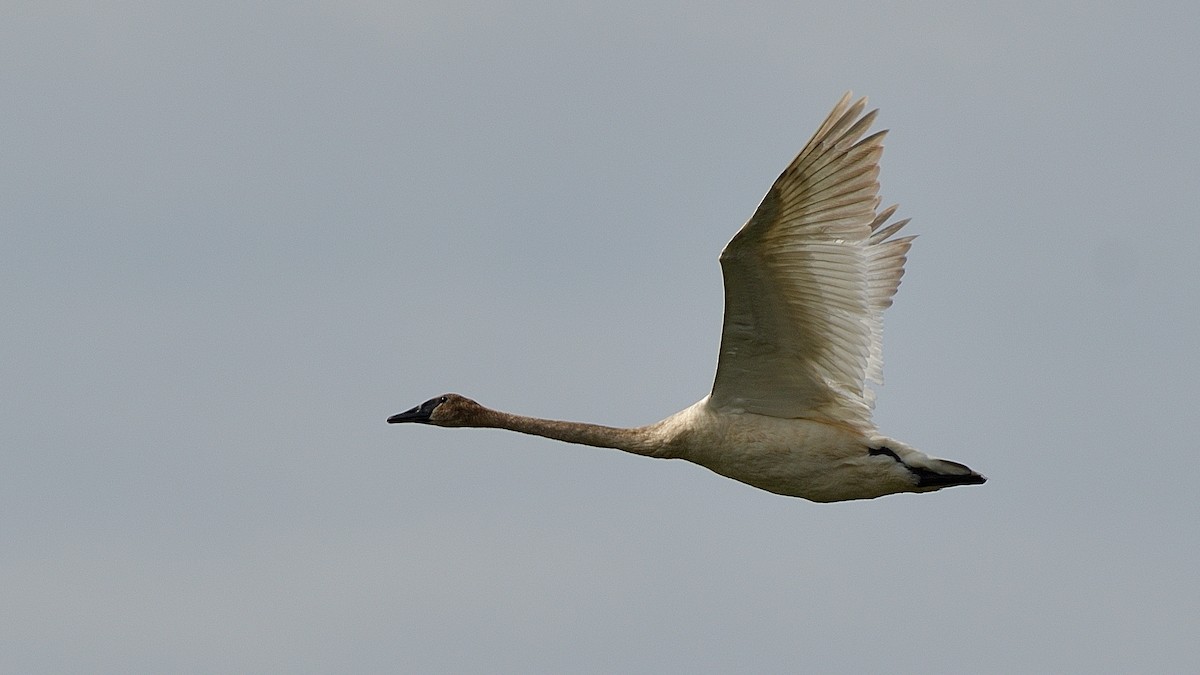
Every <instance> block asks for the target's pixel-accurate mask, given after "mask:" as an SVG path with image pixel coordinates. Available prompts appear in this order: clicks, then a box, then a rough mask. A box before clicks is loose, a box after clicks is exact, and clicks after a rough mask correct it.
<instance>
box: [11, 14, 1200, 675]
mask: <svg viewBox="0 0 1200 675" xmlns="http://www.w3.org/2000/svg"><path fill="white" fill-rule="evenodd" d="M106 4H107V3H82V2H78V3H77V2H47V1H44V0H43V1H38V2H8V3H5V5H4V8H3V9H2V10H0V147H2V150H3V162H0V171H2V172H3V176H2V180H0V206H2V208H0V218H2V219H3V242H2V246H0V281H2V282H3V285H2V288H3V290H2V292H0V315H2V316H3V317H4V319H3V321H2V322H0V382H2V383H3V384H2V385H0V386H2V387H3V394H4V395H3V398H4V401H5V403H4V405H3V406H0V459H2V460H3V469H2V470H0V528H2V530H3V532H2V535H0V670H2V671H6V672H18V671H20V672H38V671H45V672H69V671H74V672H106V671H107V672H118V671H120V672H128V671H142V672H173V671H174V672H189V671H191V672H217V671H241V672H253V671H258V672H270V671H288V672H305V671H309V672H333V671H342V672H345V671H358V672H364V671H388V670H400V669H404V670H409V671H420V672H431V673H434V672H447V673H450V672H470V671H476V672H482V671H486V672H512V673H528V672H583V673H588V672H595V673H603V672H671V671H674V672H709V673H721V672H735V671H739V670H740V671H743V672H798V671H804V672H848V673H851V672H852V673H861V672H882V671H889V672H897V673H931V672H934V673H936V672H946V673H952V672H979V673H1013V672H1103V671H1109V672H1134V671H1139V672H1161V673H1169V672H1180V673H1182V672H1196V671H1197V670H1200V656H1197V654H1198V652H1197V650H1196V648H1195V629H1196V616H1197V615H1198V614H1200V582H1197V580H1196V574H1195V568H1196V560H1197V556H1198V555H1200V527H1198V526H1197V518H1198V516H1200V508H1198V507H1197V501H1196V490H1195V483H1196V476H1197V474H1198V473H1200V450H1198V449H1197V448H1196V447H1195V446H1194V438H1193V427H1194V423H1193V422H1192V421H1191V420H1194V419H1195V411H1194V405H1195V403H1196V396H1195V394H1194V391H1193V390H1192V387H1193V386H1194V385H1195V383H1196V382H1197V380H1198V378H1200V367H1198V366H1197V359H1196V357H1195V351H1194V344H1195V342H1196V339H1197V338H1196V335H1197V331H1198V328H1200V326H1198V325H1197V321H1196V315H1197V309H1198V306H1197V299H1196V296H1197V291H1198V290H1200V273H1198V272H1197V268H1196V262H1195V261H1196V258H1197V254H1198V253H1200V226H1198V224H1197V219H1196V215H1195V214H1196V203H1195V196H1196V194H1197V191H1198V190H1197V188H1198V186H1200V153H1198V150H1200V132H1198V131H1197V125H1196V118H1197V113H1196V111H1197V109H1198V108H1200V100H1198V97H1200V95H1198V94H1197V88H1196V83H1197V82H1196V78H1197V75H1196V63H1198V62H1200V55H1198V54H1197V49H1196V44H1197V43H1198V42H1200V8H1198V6H1197V5H1196V3H1194V2H1182V1H1181V2H1175V3H1172V2H1160V3H1146V2H1136V3H1135V2H1124V3H1113V2H1109V3H1100V4H1096V3H1082V4H1080V3H1045V2H1007V3H992V5H991V6H983V7H980V6H978V3H973V4H964V3H953V2H946V3H929V2H918V3H886V4H885V3H878V4H875V3H844V2H843V3H824V4H822V5H820V6H818V5H817V4H816V3H796V2H777V3H742V2H738V3H733V2H730V3H720V4H717V3H645V2H636V3H624V2H604V3H596V4H594V5H579V4H565V3H549V2H547V3H523V2H508V3H478V4H464V3H455V2H421V3H412V2H410V3H398V4H399V6H392V5H393V3H384V2H369V1H353V0H351V1H349V2H346V1H342V2H336V3H335V2H318V1H314V2H299V3H297V2H287V3H201V4H200V5H199V6H196V7H188V6H186V5H184V4H182V3H181V4H158V3H113V4H112V6H106ZM846 89H853V90H854V91H855V92H856V93H859V94H865V95H869V96H870V98H871V104H872V105H873V106H879V107H880V108H881V109H882V113H881V116H880V122H879V123H880V125H881V126H882V127H886V128H890V129H892V133H891V134H890V135H889V137H888V141H887V152H886V154H885V156H884V160H883V173H882V183H883V197H884V199H885V201H888V202H891V201H896V202H899V203H900V204H901V215H903V216H911V217H913V219H914V220H913V223H912V224H911V225H910V226H909V227H910V229H911V231H913V232H915V233H919V234H920V235H921V237H920V238H919V239H918V240H917V242H916V246H915V247H914V249H913V252H912V254H911V256H910V258H909V266H908V274H907V276H906V277H905V280H904V284H903V286H902V287H901V289H900V293H899V295H898V296H897V301H896V304H895V306H894V307H893V308H892V309H891V310H889V312H888V316H887V324H886V334H885V335H886V336H885V359H886V362H885V372H886V375H887V379H888V384H887V386H886V387H884V388H882V389H881V390H880V391H879V402H878V407H877V410H876V419H877V421H878V423H879V426H880V428H881V431H882V432H883V433H886V434H888V435H892V436H895V437H897V438H900V439H903V440H905V441H907V442H909V443H911V444H913V445H915V446H917V447H919V448H921V449H923V450H925V451H926V452H928V453H930V454H933V455H935V456H942V457H948V458H951V459H955V460H959V461H962V462H965V463H967V464H969V465H971V466H972V467H973V468H976V469H978V470H980V471H981V472H983V473H985V474H987V475H988V476H989V477H990V479H991V480H990V482H989V483H988V484H987V485H985V486H981V487H968V488H955V489H950V490H945V491H943V492H940V493H936V494H932V495H898V496H892V497H886V498H883V499H878V500H873V501H869V502H858V503H845V504H834V505H817V504H811V503H808V502H805V501H802V500H798V499H789V498H784V497H778V496H774V495H771V494H768V493H765V492H760V491H757V490H755V489H752V488H750V487H747V486H744V485H741V484H738V483H735V482H733V481H729V480H727V479H724V478H721V477H719V476H717V475H715V474H712V473H709V472H708V471H706V470H704V469H701V468H699V467H695V466H692V465H688V464H686V463H683V462H666V461H654V460H649V459H645V458H640V457H633V456H626V455H623V454H622V453H619V452H616V451H606V450H598V449H593V448H582V447H574V446H567V445H561V444H556V443H553V442H551V441H546V440H542V439H538V438H530V437H523V436H520V435H517V434H510V433H506V432H500V431H484V430H445V429H436V428H425V427H417V428H414V427H394V426H388V425H387V424H385V423H384V420H385V418H386V417H387V416H388V415H390V414H392V413H395V412H398V411H400V410H403V409H405V408H408V407H410V406H412V405H415V404H417V403H419V402H421V401H422V400H424V399H426V398H428V397H430V396H433V395H436V394H440V393H443V392H445V391H458V392H460V393H463V394H466V395H469V396H472V397H473V398H476V399H478V400H480V401H481V402H483V403H485V404H487V405H491V406H494V407H498V408H501V409H506V410H511V411H514V412H522V413H526V414H532V415H539V416H545V417H557V418H566V419H577V420H585V421H593V422H599V423H605V424H614V425H637V424H643V423H647V422H651V421H654V420H657V419H659V418H661V417H664V416H666V415H668V414H670V413H672V412H674V411H676V410H678V409H680V408H683V407H685V406H687V405H689V404H691V403H692V402H694V401H696V400H698V399H699V398H701V397H702V396H704V395H705V394H706V393H707V391H708V389H709V387H710V386H711V378H712V374H713V370H714V367H715V362H716V348H717V341H718V338H719V328H720V321H721V277H720V271H719V268H718V265H717V254H718V252H719V251H720V249H721V247H722V246H724V244H725V242H726V241H727V240H728V239H729V237H730V236H732V234H733V232H734V231H735V230H736V229H737V228H738V227H739V226H740V224H741V223H742V222H743V221H744V220H745V219H746V218H747V217H748V216H749V215H750V213H751V212H752V211H753V209H754V207H755V206H756V205H757V203H758V200H759V198H760V197H761V196H762V194H763V193H764V192H765V191H766V189H767V187H768V186H769V185H770V183H771V181H772V180H773V179H774V178H775V176H776V174H777V173H778V172H779V171H780V170H781V169H782V168H783V167H784V166H785V165H786V164H787V162H788V161H789V160H790V159H791V158H792V156H793V155H794V154H795V153H796V152H797V151H798V150H799V149H800V147H801V145H802V144H803V143H804V141H805V140H807V139H808V137H809V135H810V134H811V133H812V132H813V130H814V129H815V128H816V126H817V124H818V123H819V122H820V121H821V119H822V118H823V116H824V115H825V114H826V112H827V111H828V109H829V108H830V107H831V106H832V105H833V103H834V102H835V101H836V100H837V99H838V97H839V96H840V95H841V94H842V92H843V91H844V90H846Z"/></svg>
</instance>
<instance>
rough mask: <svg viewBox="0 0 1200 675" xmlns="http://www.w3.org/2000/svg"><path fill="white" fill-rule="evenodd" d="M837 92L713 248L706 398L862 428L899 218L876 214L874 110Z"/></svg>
mask: <svg viewBox="0 0 1200 675" xmlns="http://www.w3.org/2000/svg"><path fill="white" fill-rule="evenodd" d="M865 106H866V99H865V98H864V99H859V100H858V101H857V102H855V103H853V104H851V103H850V94H849V93H847V94H846V95H845V96H843V97H842V100H841V101H839V102H838V104H837V105H836V106H835V107H834V109H833V111H832V112H831V113H830V114H829V117H828V118H826V120H825V122H824V123H823V124H822V125H821V127H820V129H818V130H817V133H816V134H814V135H813V137H812V139H811V140H809V142H808V144H807V145H806V146H805V147H804V149H803V150H801V151H800V154H799V155H797V156H796V159H794V160H793V161H792V163H791V164H790V165H789V166H788V167H787V169H785V170H784V172H783V173H782V174H781V175H780V176H779V178H778V179H776V181H775V184H774V185H772V186H771V189H770V191H769V192H767V195H766V197H764V198H763V201H762V203H761V204H760V205H759V207H758V210H757V211H755V213H754V215H753V216H752V217H751V218H750V220H749V221H748V222H747V223H746V224H745V225H744V226H742V229H741V230H739V231H738V233H737V234H736V235H734V237H733V239H732V240H731V241H730V242H729V244H728V245H727V246H726V247H725V250H724V251H723V252H722V253H721V270H722V272H723V273H724V277H725V323H724V327H723V329H722V333H721V355H720V360H719V361H718V364H717V376H716V381H715V382H714V384H713V391H712V396H711V397H710V402H711V403H712V404H713V405H715V406H717V407H719V408H723V409H728V410H744V411H746V412H751V413H757V414H760V415H769V416H772V417H785V418H808V419H818V420H825V421H831V422H837V423H841V424H851V425H854V426H857V427H860V428H863V429H872V428H873V425H872V423H871V408H872V406H873V402H874V396H873V393H872V392H871V390H870V389H869V388H868V387H867V382H866V381H867V380H868V379H871V380H873V381H875V382H881V381H882V373H883V369H882V365H883V361H882V351H881V337H882V336H881V333H882V327H883V322H882V320H883V310H884V309H885V308H887V307H888V306H889V305H891V303H892V296H893V295H894V294H895V293H896V289H897V288H898V287H899V285H900V277H901V276H902V275H903V274H904V262H905V255H906V254H907V252H908V249H909V246H910V245H911V243H912V239H913V237H901V238H895V239H893V238H892V236H893V235H894V234H896V232H897V231H898V230H900V228H901V227H903V226H904V224H905V223H907V222H908V221H907V220H903V221H899V222H895V223H892V224H890V225H886V226H885V223H886V222H887V220H888V219H889V218H890V217H891V215H892V214H893V213H894V212H895V209H896V207H894V206H893V207H891V208H889V209H885V210H883V211H882V212H877V208H878V206H879V196H878V192H879V183H878V175H879V158H880V156H881V155H882V153H883V144H882V140H883V136H884V134H885V133H886V132H883V131H880V132H878V133H875V134H872V135H870V136H866V137H865V138H864V137H863V136H864V134H866V132H867V130H868V128H869V127H870V126H871V123H872V122H873V121H874V119H875V114H876V111H871V112H869V113H867V114H865V115H864V114H863V113H862V111H863V108H864V107H865Z"/></svg>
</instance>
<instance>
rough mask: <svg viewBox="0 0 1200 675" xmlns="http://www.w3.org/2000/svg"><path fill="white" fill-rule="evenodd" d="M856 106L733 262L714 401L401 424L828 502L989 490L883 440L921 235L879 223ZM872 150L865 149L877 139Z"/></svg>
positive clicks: (437, 413) (954, 465) (837, 117)
mask: <svg viewBox="0 0 1200 675" xmlns="http://www.w3.org/2000/svg"><path fill="white" fill-rule="evenodd" d="M866 102H867V101H866V98H861V99H859V100H857V101H854V102H853V103H852V102H851V94H850V92H847V93H846V94H845V95H844V96H843V97H842V98H841V100H840V101H838V103H837V105H836V106H834V108H833V111H832V112H830V113H829V116H828V117H827V118H826V119H825V121H824V122H823V123H822V124H821V126H820V128H819V129H817V132H816V133H815V134H814V135H813V137H812V138H811V139H810V140H809V141H808V143H807V144H806V145H805V146H804V149H803V150H801V151H800V154H799V155H797V156H796V158H795V159H794V160H792V162H791V164H789V165H788V167H787V168H786V169H785V170H784V171H783V173H782V174H780V176H779V178H778V179H776V180H775V183H774V184H773V185H772V186H771V189H770V190H769V191H768V192H767V194H766V196H765V197H764V198H763V200H762V203H761V204H759V206H758V209H757V210H756V211H755V212H754V215H753V216H751V217H750V220H749V221H747V222H746V223H745V224H744V225H743V226H742V227H741V229H740V230H738V232H737V233H736V234H735V235H734V237H733V239H732V240H730V242H729V244H728V245H726V246H725V249H724V251H722V252H721V258H720V261H721V271H722V273H723V276H724V282H725V317H724V325H723V327H722V330H721V348H720V355H719V357H718V361H717V373H716V378H715V381H714V382H713V387H712V392H711V393H710V394H709V395H708V396H705V397H704V398H703V399H701V400H700V401H699V402H697V403H695V404H694V405H692V406H690V407H688V408H686V409H684V410H682V411H680V412H678V413H675V414H674V415H671V416H670V417H667V418H666V419H664V420H662V421H659V422H656V423H654V424H649V425H647V426H642V427H636V428H617V427H608V426H601V425H597V424H585V423H579V422H564V421H559V420H549V419H541V418H536V417H526V416H523V415H514V414H511V413H506V412H501V411H499V410H493V409H491V408H487V407H484V406H482V405H480V404H479V403H476V402H475V401H473V400H471V399H469V398H466V397H464V396H460V395H458V394H444V395H442V396H438V397H436V398H432V399H429V400H428V401H425V402H424V403H422V404H420V405H418V406H416V407H415V408H412V409H410V410H407V411H405V412H402V413H398V414H396V415H392V416H391V417H389V418H388V420H387V421H388V422H389V423H392V424H395V423H405V422H417V423H423V424H432V425H436V426H441V427H484V428H498V429H509V430H512V431H518V432H521V433H525V434H533V435H536V436H543V437H546V438H551V439H555V440H559V441H566V442H568V443H579V444H583V445H591V446H596V447H602V448H616V449H618V450H624V451H626V452H631V453H634V454H637V455H644V456H647V457H659V458H675V459H684V460H688V461H690V462H693V463H695V464H699V465H700V466H703V467H706V468H708V469H711V470H712V471H714V472H716V473H718V474H720V475H722V476H726V477H728V478H732V479H734V480H737V481H741V482H742V483H746V484H748V485H751V486H754V487H756V488H761V489H763V490H767V491H769V492H773V493H776V494H780V495H786V496H792V497H801V498H804V499H808V500H811V501H814V502H836V501H844V500H852V499H872V498H875V497H881V496H883V495H888V494H894V493H901V492H932V491H934V490H940V489H942V488H944V487H950V486H954V485H977V484H980V483H983V482H985V481H986V480H987V479H986V478H985V477H984V476H982V475H980V474H979V473H976V472H975V471H973V470H971V469H970V468H969V467H967V466H965V465H963V464H959V463H958V462H951V461H948V460H944V459H936V458H933V457H930V456H928V455H926V454H924V453H922V452H920V451H919V450H917V449H916V448H913V447H911V446H909V445H907V444H905V443H903V442H901V441H898V440H895V439H893V438H888V437H886V436H882V435H880V434H879V433H878V432H877V430H876V428H875V425H874V423H873V422H872V421H871V411H872V408H873V407H874V393H873V391H872V390H871V389H870V388H869V387H868V386H867V381H868V380H870V381H872V382H875V383H877V384H881V383H882V351H881V332H882V316H883V310H884V309H886V308H887V307H889V306H890V305H891V304H892V296H893V295H894V294H895V293H896V289H897V288H898V287H899V285H900V277H901V276H902V275H903V273H904V263H905V262H906V260H907V258H906V256H907V253H908V250H909V247H910V246H911V245H912V240H913V237H912V236H905V237H896V236H895V235H896V234H897V233H898V232H899V231H900V229H901V228H903V227H904V225H905V224H907V223H908V220H907V219H905V220H898V221H894V222H889V221H890V220H891V218H892V215H893V214H894V213H895V212H896V207H895V206H891V207H888V208H885V209H882V210H879V203H880V200H879V196H878V191H879V183H878V180H877V178H878V175H879V158H880V156H881V155H882V153H883V144H882V141H883V137H884V135H885V134H886V131H879V132H876V133H873V134H871V135H869V136H867V135H865V134H867V131H868V130H869V128H870V126H871V124H872V122H874V120H875V116H876V114H877V113H878V110H872V111H870V112H868V113H866V114H863V109H864V108H865V106H866ZM864 136H865V137H864Z"/></svg>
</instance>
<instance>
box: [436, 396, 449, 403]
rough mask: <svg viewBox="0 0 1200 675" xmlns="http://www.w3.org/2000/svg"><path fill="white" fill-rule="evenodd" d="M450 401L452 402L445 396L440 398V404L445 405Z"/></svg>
mask: <svg viewBox="0 0 1200 675" xmlns="http://www.w3.org/2000/svg"><path fill="white" fill-rule="evenodd" d="M448 400H450V399H448V398H446V397H445V396H441V397H439V398H438V403H445V402H446V401H448Z"/></svg>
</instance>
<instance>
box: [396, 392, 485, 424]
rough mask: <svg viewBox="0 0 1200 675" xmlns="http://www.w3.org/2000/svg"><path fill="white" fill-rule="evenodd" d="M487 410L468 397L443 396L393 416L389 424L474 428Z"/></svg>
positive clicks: (456, 395)
mask: <svg viewBox="0 0 1200 675" xmlns="http://www.w3.org/2000/svg"><path fill="white" fill-rule="evenodd" d="M485 410H487V409H486V408H484V407H483V406H481V405H479V404H478V403H476V402H475V401H472V400H471V399H469V398H467V397H466V396H459V395H458V394H442V395H441V396H437V397H435V398H431V399H429V400H428V401H425V402H424V403H422V404H421V405H419V406H417V407H415V408H411V409H409V410H405V411H404V412H402V413H396V414H395V415H392V416H391V417H389V418H388V424H399V423H401V422H419V423H421V424H433V425H435V426H439V427H466V426H474V425H475V424H476V423H477V422H478V420H479V418H480V417H481V415H482V414H483V413H484V411H485Z"/></svg>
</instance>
